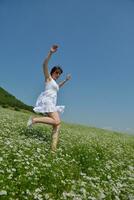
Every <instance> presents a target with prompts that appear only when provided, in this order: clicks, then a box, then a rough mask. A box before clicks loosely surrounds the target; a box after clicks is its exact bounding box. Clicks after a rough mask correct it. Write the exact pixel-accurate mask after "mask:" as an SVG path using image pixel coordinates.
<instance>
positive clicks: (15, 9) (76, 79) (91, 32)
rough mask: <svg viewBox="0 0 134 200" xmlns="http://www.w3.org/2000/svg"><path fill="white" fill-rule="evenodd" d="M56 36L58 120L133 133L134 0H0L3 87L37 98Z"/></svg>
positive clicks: (29, 100)
mask: <svg viewBox="0 0 134 200" xmlns="http://www.w3.org/2000/svg"><path fill="white" fill-rule="evenodd" d="M55 43H56V44H59V46H60V48H59V50H58V52H57V53H56V54H54V55H53V57H52V59H51V61H50V68H51V67H52V66H53V65H55V64H60V65H61V66H62V67H63V70H64V74H63V75H62V77H61V79H60V80H62V79H64V78H65V75H66V74H67V73H71V74H72V80H71V81H70V82H68V83H67V84H66V85H65V87H64V88H63V89H61V90H60V93H59V95H58V104H61V105H65V106H66V109H65V112H64V114H63V115H62V120H64V121H67V122H73V123H81V124H87V125H90V126H96V127H102V128H113V129H117V130H120V129H121V130H125V131H130V132H134V122H133V119H134V1H132V0H101V1H100V0H68V1H66V0H56V1H54V0H53V1H52V0H51V1H50V0H38V1H37V0H24V1H21V0H12V1H10V0H0V86H2V87H3V88H5V89H6V90H8V91H9V92H10V93H12V94H13V95H15V96H16V97H17V98H18V99H20V100H22V101H23V102H24V103H26V104H29V105H34V104H35V102H36V98H37V96H38V95H39V94H40V92H42V91H43V90H44V77H43V73H42V62H43V59H44V57H45V56H46V55H47V53H48V50H49V48H50V46H51V45H52V44H55Z"/></svg>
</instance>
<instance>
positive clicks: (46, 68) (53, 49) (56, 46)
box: [43, 45, 58, 81]
mask: <svg viewBox="0 0 134 200" xmlns="http://www.w3.org/2000/svg"><path fill="white" fill-rule="evenodd" d="M57 49H58V45H53V46H52V47H51V49H50V51H49V53H48V55H47V57H46V58H45V60H44V62H43V72H44V76H45V80H46V81H49V80H50V73H49V70H48V62H49V60H50V58H51V55H52V54H53V53H55V52H56V51H57Z"/></svg>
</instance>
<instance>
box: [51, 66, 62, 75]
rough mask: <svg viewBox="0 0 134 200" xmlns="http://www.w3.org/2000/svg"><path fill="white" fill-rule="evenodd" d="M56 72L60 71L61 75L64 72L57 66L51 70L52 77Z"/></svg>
mask: <svg viewBox="0 0 134 200" xmlns="http://www.w3.org/2000/svg"><path fill="white" fill-rule="evenodd" d="M56 70H59V71H60V74H62V73H63V70H62V69H61V67H60V66H58V65H57V66H54V67H53V68H52V69H51V72H50V74H51V75H52V74H53V73H54V72H55V71H56Z"/></svg>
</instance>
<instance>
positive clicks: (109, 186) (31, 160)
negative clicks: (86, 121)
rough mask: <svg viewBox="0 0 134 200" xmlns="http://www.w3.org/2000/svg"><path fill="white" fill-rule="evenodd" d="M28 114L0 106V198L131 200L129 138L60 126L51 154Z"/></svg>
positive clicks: (46, 131) (133, 156)
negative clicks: (57, 141)
mask: <svg viewBox="0 0 134 200" xmlns="http://www.w3.org/2000/svg"><path fill="white" fill-rule="evenodd" d="M29 116H30V112H29V113H25V112H20V111H14V110H9V109H7V108H1V107H0V199H1V200H4V199H7V200H25V199H28V200H34V199H35V200H64V199H66V200H69V199H70V200H101V199H106V200H114V199H115V200H134V165H133V164H134V136H132V135H127V134H120V133H116V132H111V131H106V130H102V129H96V128H90V127H85V126H80V125H73V124H72V125H71V124H66V123H63V122H62V126H61V131H60V142H59V146H58V150H57V152H56V153H55V154H54V155H53V154H51V153H50V141H51V127H49V126H46V125H41V124H38V125H34V127H33V128H32V129H28V128H27V127H26V123H27V120H28V118H29Z"/></svg>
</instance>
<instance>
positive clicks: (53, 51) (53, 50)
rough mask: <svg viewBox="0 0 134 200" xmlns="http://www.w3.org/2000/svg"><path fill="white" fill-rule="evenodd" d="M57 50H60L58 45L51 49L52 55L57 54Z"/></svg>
mask: <svg viewBox="0 0 134 200" xmlns="http://www.w3.org/2000/svg"><path fill="white" fill-rule="evenodd" d="M57 49H58V45H56V44H55V45H53V46H52V47H51V49H50V52H51V53H55V52H56V51H57Z"/></svg>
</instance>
